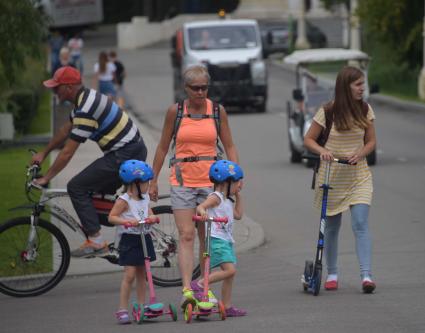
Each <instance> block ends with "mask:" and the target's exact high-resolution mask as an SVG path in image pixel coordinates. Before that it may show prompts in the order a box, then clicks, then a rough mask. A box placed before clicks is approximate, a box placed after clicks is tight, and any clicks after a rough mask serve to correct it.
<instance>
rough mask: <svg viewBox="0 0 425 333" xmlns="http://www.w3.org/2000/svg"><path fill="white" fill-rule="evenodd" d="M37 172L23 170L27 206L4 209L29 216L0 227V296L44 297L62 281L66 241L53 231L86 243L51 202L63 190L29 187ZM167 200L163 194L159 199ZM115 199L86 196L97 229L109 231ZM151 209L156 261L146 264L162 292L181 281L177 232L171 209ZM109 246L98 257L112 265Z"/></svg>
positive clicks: (196, 274)
mask: <svg viewBox="0 0 425 333" xmlns="http://www.w3.org/2000/svg"><path fill="white" fill-rule="evenodd" d="M39 172H40V167H39V166H38V165H36V164H34V165H32V166H30V167H27V173H26V180H25V194H26V196H27V198H28V200H29V202H30V204H26V205H21V206H18V207H14V208H11V209H10V211H16V210H30V211H31V213H30V214H28V215H25V216H20V217H16V218H13V219H10V220H8V221H6V222H5V223H2V224H0V244H1V245H2V250H1V252H0V292H1V293H3V294H6V295H9V296H13V297H29V296H38V295H41V294H44V293H46V292H47V291H49V290H51V289H52V288H54V287H55V286H56V285H57V284H58V283H59V282H60V281H61V280H62V279H63V278H64V276H65V274H66V272H67V270H68V267H69V263H70V259H71V255H70V246H69V242H68V239H67V237H66V236H65V234H64V232H62V231H61V229H60V228H59V226H66V228H65V229H66V230H67V232H72V234H73V235H74V234H76V235H77V237H78V238H79V239H87V234H86V233H85V231H84V229H83V227H82V225H81V224H80V223H78V222H77V220H76V219H75V218H74V217H73V216H72V215H71V214H70V213H68V211H67V210H66V209H65V208H63V207H61V205H58V204H56V203H55V200H56V199H58V198H69V195H68V193H67V191H66V189H49V188H44V187H41V186H39V185H36V184H34V183H33V180H34V179H35V178H37V177H39ZM34 190H37V191H39V192H38V193H39V198H38V199H37V198H36V197H34ZM167 197H169V196H168V195H163V196H160V198H159V199H164V198H167ZM115 199H116V196H114V195H104V194H99V193H97V194H96V193H93V194H92V201H93V204H94V206H95V208H96V211H97V213H98V216H99V222H100V223H101V225H102V226H106V227H113V225H112V224H110V223H109V222H108V214H109V211H110V210H111V209H112V206H113V204H114V201H115ZM152 210H153V213H154V214H155V215H159V216H160V219H161V224H159V225H156V226H153V227H152V231H151V236H152V240H153V243H154V248H155V253H156V257H157V260H156V261H154V262H152V275H153V276H152V279H153V282H154V284H155V285H158V286H162V287H171V286H179V285H181V284H182V280H181V276H180V272H179V269H178V264H177V255H178V232H177V228H176V226H175V223H174V216H173V210H172V208H171V206H170V205H167V204H165V205H158V206H154V207H152ZM45 216H47V217H49V219H45ZM68 237H70V235H68ZM115 243H116V242H115V241H113V242H110V243H109V245H108V247H109V252H108V254H107V255H105V256H102V257H101V258H103V259H105V260H108V261H109V262H110V263H112V264H118V250H117V246H118V244H115ZM196 246H199V245H196ZM198 252H199V251H196V252H195V253H198ZM80 260H82V259H80ZM196 260H197V262H196V263H195V265H194V267H195V269H194V271H193V279H196V278H197V277H199V275H200V274H201V270H200V266H199V260H198V259H196Z"/></svg>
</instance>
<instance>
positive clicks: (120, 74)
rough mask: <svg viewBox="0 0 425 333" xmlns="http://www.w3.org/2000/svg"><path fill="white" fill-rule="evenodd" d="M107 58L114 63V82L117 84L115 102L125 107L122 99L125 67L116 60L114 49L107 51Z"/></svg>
mask: <svg viewBox="0 0 425 333" xmlns="http://www.w3.org/2000/svg"><path fill="white" fill-rule="evenodd" d="M109 60H110V61H111V62H112V63H113V64H114V65H115V68H116V70H115V83H116V86H117V104H118V105H119V106H120V107H121V108H124V107H125V100H124V90H123V85H124V79H125V77H126V72H125V67H124V65H123V63H122V62H121V61H120V60H118V58H117V53H116V52H115V51H111V52H109Z"/></svg>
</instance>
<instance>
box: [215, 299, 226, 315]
mask: <svg viewBox="0 0 425 333" xmlns="http://www.w3.org/2000/svg"><path fill="white" fill-rule="evenodd" d="M217 306H218V313H219V315H220V319H221V320H225V319H226V309H225V308H224V304H223V302H222V301H219V302H218V304H217Z"/></svg>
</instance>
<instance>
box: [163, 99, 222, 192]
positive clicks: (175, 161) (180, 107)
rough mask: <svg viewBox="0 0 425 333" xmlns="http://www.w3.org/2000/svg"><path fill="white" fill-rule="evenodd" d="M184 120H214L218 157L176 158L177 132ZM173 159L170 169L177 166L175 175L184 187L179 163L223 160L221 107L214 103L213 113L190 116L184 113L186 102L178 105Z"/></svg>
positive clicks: (171, 159) (172, 146)
mask: <svg viewBox="0 0 425 333" xmlns="http://www.w3.org/2000/svg"><path fill="white" fill-rule="evenodd" d="M183 118H190V119H214V123H215V127H216V130H217V156H189V157H185V158H176V141H177V132H178V130H179V128H180V124H181V122H182V119H183ZM171 151H172V157H171V158H170V161H169V167H172V166H175V175H176V178H177V181H178V182H179V184H180V185H181V186H183V177H182V173H181V169H180V167H179V163H181V162H183V163H186V162H197V161H217V160H221V159H222V156H223V154H224V149H223V148H222V146H221V144H220V105H219V104H218V103H216V102H213V113H212V115H209V114H199V115H198V114H190V113H186V114H185V113H184V102H178V103H177V113H176V118H175V120H174V129H173V143H172V145H171Z"/></svg>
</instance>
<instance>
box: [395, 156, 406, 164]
mask: <svg viewBox="0 0 425 333" xmlns="http://www.w3.org/2000/svg"><path fill="white" fill-rule="evenodd" d="M397 161H399V162H402V163H406V162H407V158H406V157H397Z"/></svg>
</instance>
